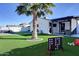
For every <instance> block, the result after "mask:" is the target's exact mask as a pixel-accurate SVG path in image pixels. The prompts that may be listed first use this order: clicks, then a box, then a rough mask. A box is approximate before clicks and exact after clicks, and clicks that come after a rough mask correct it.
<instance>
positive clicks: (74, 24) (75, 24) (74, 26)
mask: <svg viewBox="0 0 79 59" xmlns="http://www.w3.org/2000/svg"><path fill="white" fill-rule="evenodd" d="M76 27H77V22H76V20H75V19H72V20H71V32H72V31H73V30H74V29H75V28H76Z"/></svg>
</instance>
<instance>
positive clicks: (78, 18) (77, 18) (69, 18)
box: [51, 16, 79, 21]
mask: <svg viewBox="0 0 79 59" xmlns="http://www.w3.org/2000/svg"><path fill="white" fill-rule="evenodd" d="M72 18H75V19H76V20H79V16H67V17H62V18H57V19H51V21H58V20H71V19H72Z"/></svg>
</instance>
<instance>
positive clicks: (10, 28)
mask: <svg viewBox="0 0 79 59" xmlns="http://www.w3.org/2000/svg"><path fill="white" fill-rule="evenodd" d="M8 29H9V30H11V31H13V32H20V31H21V27H8Z"/></svg>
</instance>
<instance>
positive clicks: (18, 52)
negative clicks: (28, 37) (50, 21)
mask: <svg viewBox="0 0 79 59" xmlns="http://www.w3.org/2000/svg"><path fill="white" fill-rule="evenodd" d="M0 55H2V56H47V55H48V48H47V42H44V43H40V44H37V45H33V46H29V47H25V48H17V49H13V50H11V51H9V52H6V53H4V54H0Z"/></svg>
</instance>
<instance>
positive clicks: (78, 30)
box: [77, 20, 79, 34]
mask: <svg viewBox="0 0 79 59" xmlns="http://www.w3.org/2000/svg"><path fill="white" fill-rule="evenodd" d="M77 34H79V20H78V21H77Z"/></svg>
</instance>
